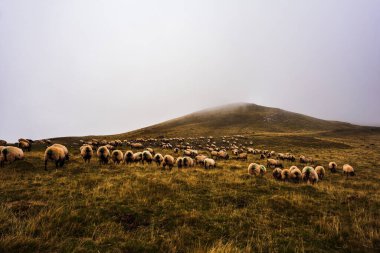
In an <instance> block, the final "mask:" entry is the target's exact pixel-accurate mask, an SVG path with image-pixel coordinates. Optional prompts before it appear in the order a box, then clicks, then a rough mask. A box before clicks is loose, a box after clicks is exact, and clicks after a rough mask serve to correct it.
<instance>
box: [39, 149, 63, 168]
mask: <svg viewBox="0 0 380 253" xmlns="http://www.w3.org/2000/svg"><path fill="white" fill-rule="evenodd" d="M44 160H45V170H47V163H48V160H50V161H53V162H55V167H56V168H58V167H63V165H64V164H65V160H66V154H65V150H64V149H63V148H62V147H60V146H55V145H52V146H50V147H48V148H47V149H46V150H45V157H44Z"/></svg>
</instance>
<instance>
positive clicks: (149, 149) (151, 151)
mask: <svg viewBox="0 0 380 253" xmlns="http://www.w3.org/2000/svg"><path fill="white" fill-rule="evenodd" d="M146 150H148V151H149V152H150V153H151V154H152V155H153V156H154V155H155V154H156V152H154V150H153V149H152V148H147V149H146Z"/></svg>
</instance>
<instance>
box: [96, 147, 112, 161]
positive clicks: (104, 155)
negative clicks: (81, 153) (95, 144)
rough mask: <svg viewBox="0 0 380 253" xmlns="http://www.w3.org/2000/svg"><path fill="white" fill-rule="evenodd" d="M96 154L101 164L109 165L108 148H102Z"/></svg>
mask: <svg viewBox="0 0 380 253" xmlns="http://www.w3.org/2000/svg"><path fill="white" fill-rule="evenodd" d="M96 154H97V155H98V157H99V163H100V164H108V160H109V159H110V155H111V154H110V151H109V149H108V148H107V147H106V146H100V147H99V148H98V150H97V151H96Z"/></svg>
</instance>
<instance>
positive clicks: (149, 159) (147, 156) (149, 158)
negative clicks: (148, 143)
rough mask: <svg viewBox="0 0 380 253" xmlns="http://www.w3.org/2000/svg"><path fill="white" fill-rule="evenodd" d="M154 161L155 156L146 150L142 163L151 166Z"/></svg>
mask: <svg viewBox="0 0 380 253" xmlns="http://www.w3.org/2000/svg"><path fill="white" fill-rule="evenodd" d="M152 161H153V156H152V154H151V153H150V152H149V151H148V150H144V152H143V153H142V159H141V162H142V163H143V164H144V162H147V163H149V164H151V163H152Z"/></svg>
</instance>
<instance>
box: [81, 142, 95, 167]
mask: <svg viewBox="0 0 380 253" xmlns="http://www.w3.org/2000/svg"><path fill="white" fill-rule="evenodd" d="M80 155H81V156H82V158H83V160H84V162H85V163H86V162H90V160H91V157H92V156H93V155H94V151H93V150H92V147H91V146H90V145H83V146H82V147H80Z"/></svg>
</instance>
